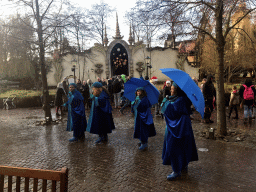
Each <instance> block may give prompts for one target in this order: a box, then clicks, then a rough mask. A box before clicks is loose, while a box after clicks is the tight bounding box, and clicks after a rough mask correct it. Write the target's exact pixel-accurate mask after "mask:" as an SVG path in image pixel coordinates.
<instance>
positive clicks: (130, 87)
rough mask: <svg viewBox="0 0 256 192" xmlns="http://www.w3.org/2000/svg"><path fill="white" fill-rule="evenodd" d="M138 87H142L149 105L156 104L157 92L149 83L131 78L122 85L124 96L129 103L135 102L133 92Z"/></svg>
mask: <svg viewBox="0 0 256 192" xmlns="http://www.w3.org/2000/svg"><path fill="white" fill-rule="evenodd" d="M138 87H143V88H144V89H145V91H146V92H147V97H148V100H149V102H150V103H151V105H154V104H156V103H158V97H159V91H158V90H157V88H156V87H155V86H153V85H152V84H151V83H150V82H149V81H146V80H143V79H138V78H131V79H130V80H129V81H127V82H126V83H125V84H124V96H125V97H126V98H127V99H129V100H130V101H134V100H135V92H136V89H137V88H138Z"/></svg>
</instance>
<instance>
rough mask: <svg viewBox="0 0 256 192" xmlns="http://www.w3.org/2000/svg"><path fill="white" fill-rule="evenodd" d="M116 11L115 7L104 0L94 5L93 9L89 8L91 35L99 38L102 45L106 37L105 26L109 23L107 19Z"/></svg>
mask: <svg viewBox="0 0 256 192" xmlns="http://www.w3.org/2000/svg"><path fill="white" fill-rule="evenodd" d="M114 11H115V9H114V8H112V7H110V6H109V5H108V4H107V3H105V2H104V1H101V2H100V4H94V5H92V8H91V10H89V13H88V18H89V23H90V29H91V35H90V37H91V38H93V39H94V40H97V41H98V42H99V43H100V44H102V45H103V39H104V26H105V24H107V19H108V18H109V17H111V16H112V14H113V12H114Z"/></svg>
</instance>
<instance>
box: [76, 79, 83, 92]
mask: <svg viewBox="0 0 256 192" xmlns="http://www.w3.org/2000/svg"><path fill="white" fill-rule="evenodd" d="M76 90H77V91H79V92H80V93H81V92H82V82H81V80H80V79H77V83H76Z"/></svg>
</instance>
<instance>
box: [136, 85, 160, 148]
mask: <svg viewBox="0 0 256 192" xmlns="http://www.w3.org/2000/svg"><path fill="white" fill-rule="evenodd" d="M135 95H136V98H135V100H134V101H133V102H132V112H133V113H134V116H135V122H134V138H138V139H139V140H140V142H139V143H138V145H139V150H144V149H145V148H147V147H148V137H153V136H155V135H156V130H155V126H154V122H153V117H152V115H151V110H150V108H151V106H152V105H151V103H150V101H149V100H148V98H147V93H146V91H145V89H144V88H143V87H138V88H137V89H136V92H135Z"/></svg>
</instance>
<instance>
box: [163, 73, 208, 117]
mask: <svg viewBox="0 0 256 192" xmlns="http://www.w3.org/2000/svg"><path fill="white" fill-rule="evenodd" d="M160 70H161V71H162V73H163V74H165V75H166V76H168V77H169V78H171V79H172V80H173V81H174V82H175V83H176V84H177V85H178V86H179V87H180V88H181V89H182V90H183V91H184V92H185V93H186V95H187V96H188V98H189V99H190V101H191V102H192V103H193V105H194V107H195V109H196V110H197V111H198V112H199V113H200V114H201V116H202V118H204V106H205V103H204V96H203V93H202V91H201V89H200V88H199V87H198V85H197V84H196V83H195V82H194V80H193V79H191V77H190V76H189V74H187V73H186V72H184V71H182V70H179V69H173V68H164V69H160Z"/></svg>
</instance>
